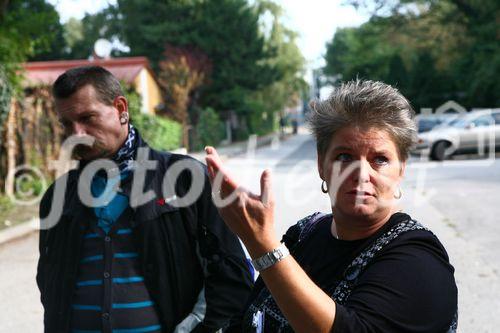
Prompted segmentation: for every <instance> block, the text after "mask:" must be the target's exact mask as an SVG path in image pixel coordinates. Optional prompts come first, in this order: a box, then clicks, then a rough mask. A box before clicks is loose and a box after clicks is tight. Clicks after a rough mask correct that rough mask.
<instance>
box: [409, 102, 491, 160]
mask: <svg viewBox="0 0 500 333" xmlns="http://www.w3.org/2000/svg"><path fill="white" fill-rule="evenodd" d="M495 148H496V149H495ZM498 149H500V109H489V110H481V111H472V112H469V113H466V114H463V115H461V116H459V117H457V118H456V119H454V120H453V121H451V122H449V123H448V124H446V125H445V126H437V127H435V128H433V129H432V130H431V131H429V132H424V133H420V134H419V135H418V143H417V146H416V147H415V149H414V150H413V151H412V153H413V154H419V155H421V154H428V155H429V157H430V158H431V159H432V160H436V161H442V160H444V159H445V158H447V157H450V156H452V155H454V154H462V153H479V154H485V153H486V152H488V151H491V150H498Z"/></svg>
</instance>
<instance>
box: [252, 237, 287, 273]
mask: <svg viewBox="0 0 500 333" xmlns="http://www.w3.org/2000/svg"><path fill="white" fill-rule="evenodd" d="M289 254H290V251H288V249H287V247H286V246H285V244H281V245H280V246H278V247H277V248H275V249H274V250H272V251H271V252H267V253H266V254H264V255H263V256H262V257H259V258H257V259H255V260H252V265H253V267H254V268H255V270H257V271H259V272H260V271H262V270H264V269H266V268H269V267H271V266H272V265H274V264H276V263H277V262H279V261H281V260H283V259H284V258H286V257H287V256H288V255H289Z"/></svg>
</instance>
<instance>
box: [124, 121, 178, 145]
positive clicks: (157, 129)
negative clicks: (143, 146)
mask: <svg viewBox="0 0 500 333" xmlns="http://www.w3.org/2000/svg"><path fill="white" fill-rule="evenodd" d="M131 117H132V118H131V122H132V124H133V125H134V126H135V127H136V128H137V129H138V130H139V132H140V133H141V135H142V137H143V138H144V140H146V142H147V143H148V144H149V145H150V146H151V147H152V148H155V149H158V150H172V149H177V148H179V147H180V146H181V138H182V126H181V124H179V123H178V122H175V121H173V120H170V119H167V118H164V117H160V116H155V115H149V114H144V113H138V114H135V115H133V116H131Z"/></svg>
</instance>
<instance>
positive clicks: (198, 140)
mask: <svg viewBox="0 0 500 333" xmlns="http://www.w3.org/2000/svg"><path fill="white" fill-rule="evenodd" d="M224 134H225V133H224V123H222V121H221V120H220V118H219V115H218V114H217V112H215V110H214V109H212V108H210V107H209V108H206V109H203V110H201V111H200V117H199V119H198V124H197V125H196V137H195V139H194V143H193V145H192V146H193V148H194V149H195V150H199V149H203V147H205V146H217V145H218V144H219V143H220V142H221V141H222V139H224Z"/></svg>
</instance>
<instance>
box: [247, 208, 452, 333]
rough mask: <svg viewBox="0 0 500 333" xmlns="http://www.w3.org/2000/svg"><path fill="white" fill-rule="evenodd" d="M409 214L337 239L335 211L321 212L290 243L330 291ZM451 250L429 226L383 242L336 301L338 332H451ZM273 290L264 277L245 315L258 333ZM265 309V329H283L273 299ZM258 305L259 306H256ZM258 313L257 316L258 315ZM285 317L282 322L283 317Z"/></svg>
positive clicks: (296, 255)
mask: <svg viewBox="0 0 500 333" xmlns="http://www.w3.org/2000/svg"><path fill="white" fill-rule="evenodd" d="M408 219H410V217H409V216H408V215H406V214H403V213H395V214H394V215H393V216H391V218H390V220H389V221H388V222H387V223H386V224H385V225H384V226H383V227H382V228H381V229H380V230H379V231H377V232H376V233H375V234H374V235H373V236H371V237H370V238H367V239H361V240H355V241H345V240H338V239H336V238H335V237H333V235H332V234H331V232H330V227H331V223H332V215H331V214H329V215H326V216H324V217H322V218H321V219H320V220H319V221H318V222H317V223H316V224H315V227H314V230H313V231H311V232H310V234H309V235H308V236H307V237H306V238H305V239H303V240H302V241H300V242H296V243H295V244H292V243H293V242H295V241H296V240H294V239H293V238H294V237H295V236H290V235H293V234H294V233H296V232H297V231H296V230H294V228H297V227H296V226H294V227H292V228H290V229H289V231H288V232H287V233H286V235H285V236H284V240H285V243H287V246H289V248H290V247H291V252H292V254H293V256H294V258H295V259H296V260H297V262H298V263H299V264H300V265H301V267H302V268H303V269H304V270H305V271H306V272H307V274H308V275H309V277H310V278H311V279H312V280H313V281H314V282H315V283H316V284H317V285H318V286H319V287H320V288H321V289H323V290H324V291H325V292H327V293H328V294H329V295H332V291H333V290H334V289H335V287H336V286H337V285H338V283H339V282H340V281H341V280H342V279H343V277H344V271H345V270H346V268H347V267H348V265H349V264H350V263H351V262H352V260H353V259H354V258H355V257H356V256H357V255H358V254H359V253H361V252H362V251H363V249H365V248H366V247H367V246H368V245H370V244H372V243H373V241H374V240H375V239H377V238H378V237H379V236H380V235H382V234H383V233H384V232H386V231H388V230H390V228H392V227H394V226H395V225H397V224H398V223H401V222H402V221H405V220H408ZM453 272H454V269H453V266H451V264H450V263H449V259H448V255H447V253H446V250H445V249H444V247H443V246H442V244H441V243H440V242H439V240H438V239H437V237H436V236H434V235H433V234H432V233H431V232H429V231H427V230H413V231H408V232H405V233H402V234H401V235H399V236H398V237H397V238H395V239H394V240H393V241H391V242H390V243H388V244H387V245H385V246H384V247H383V249H382V250H381V251H380V252H378V253H377V254H376V255H375V257H374V258H373V259H372V260H371V261H370V262H369V264H368V266H367V267H366V269H365V270H364V271H363V272H362V273H361V274H360V276H359V278H358V280H357V282H356V285H355V288H354V289H353V290H352V292H351V294H350V296H349V297H348V299H347V301H346V302H344V304H342V305H341V304H338V303H337V304H336V315H335V321H334V325H333V332H343V333H347V332H353V333H354V332H355V333H363V332H447V330H448V329H449V327H450V323H451V322H452V320H453V318H454V315H455V314H456V310H457V287H456V284H455V279H454V276H453ZM265 295H269V292H268V291H267V289H266V288H265V285H264V283H263V282H262V280H261V279H259V280H258V281H257V283H256V286H255V290H254V292H253V295H252V296H251V298H250V301H249V306H248V307H247V309H248V310H247V312H246V314H245V315H244V319H243V323H242V330H243V331H245V332H248V331H250V332H251V331H253V332H255V331H256V330H255V328H254V326H255V325H252V322H251V321H252V319H255V318H252V315H253V314H252V313H251V311H252V310H251V309H252V307H251V306H250V305H252V304H254V305H256V304H257V303H259V302H260V301H261V300H262V299H263V297H265ZM267 302H268V303H269V302H272V303H273V304H272V305H270V304H268V305H269V306H268V309H270V310H269V313H265V314H264V326H263V328H264V332H278V331H285V332H287V331H291V327H290V326H289V325H287V326H288V327H287V328H286V329H283V321H282V320H283V318H284V317H282V314H281V313H280V311H279V308H278V307H277V306H276V304H275V303H274V300H272V298H270V297H268V300H267ZM253 309H255V308H253ZM253 317H255V316H253ZM280 320H281V322H280Z"/></svg>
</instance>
